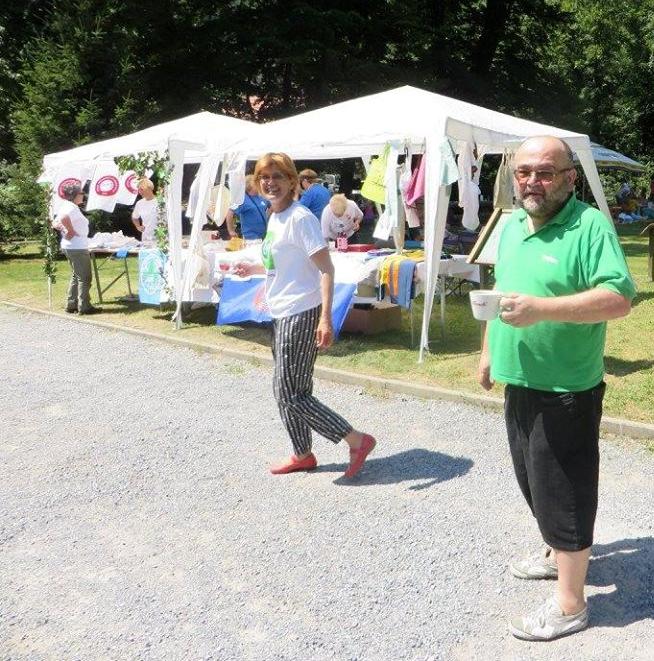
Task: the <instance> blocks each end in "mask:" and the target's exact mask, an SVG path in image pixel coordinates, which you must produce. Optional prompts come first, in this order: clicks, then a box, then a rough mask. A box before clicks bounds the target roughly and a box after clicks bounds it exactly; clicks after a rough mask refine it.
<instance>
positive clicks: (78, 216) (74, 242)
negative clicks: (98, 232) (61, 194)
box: [54, 200, 89, 250]
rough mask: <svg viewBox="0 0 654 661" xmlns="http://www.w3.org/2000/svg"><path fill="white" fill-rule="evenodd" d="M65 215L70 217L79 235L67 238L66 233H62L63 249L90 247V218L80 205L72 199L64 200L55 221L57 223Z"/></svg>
mask: <svg viewBox="0 0 654 661" xmlns="http://www.w3.org/2000/svg"><path fill="white" fill-rule="evenodd" d="M64 216H68V217H69V218H70V222H71V225H72V226H73V229H74V230H75V233H76V234H77V236H74V237H72V238H71V239H66V238H65V236H64V234H63V233H62V235H61V249H62V250H84V249H85V248H88V247H89V220H88V218H87V217H86V216H85V215H84V214H83V213H82V212H81V211H80V209H79V207H78V206H77V205H76V204H74V203H73V202H71V201H70V200H64V201H63V202H62V203H61V204H60V205H59V208H58V209H57V213H56V214H55V219H54V222H55V223H57V222H58V221H59V219H61V218H63V217H64Z"/></svg>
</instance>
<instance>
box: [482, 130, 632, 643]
mask: <svg viewBox="0 0 654 661" xmlns="http://www.w3.org/2000/svg"><path fill="white" fill-rule="evenodd" d="M514 167H515V170H514V178H515V191H516V199H517V200H518V202H519V205H520V206H521V207H522V208H521V209H520V210H518V211H516V212H514V213H513V215H512V216H511V218H510V219H509V221H508V223H507V225H506V226H505V228H504V230H503V232H502V236H501V239H500V245H499V251H498V259H497V264H496V267H495V281H496V284H495V286H496V289H498V290H499V291H502V292H505V295H504V296H503V297H502V299H501V300H500V310H501V312H500V316H499V318H498V319H496V320H494V321H492V322H490V323H489V324H488V328H487V333H486V337H485V338H484V345H483V349H482V354H481V359H480V363H479V382H480V384H481V385H482V387H483V388H485V389H486V390H489V389H490V388H492V387H493V383H494V382H495V381H496V380H497V381H500V382H502V383H505V384H506V387H505V418H506V427H507V433H508V437H509V446H510V449H511V456H512V459H513V465H514V469H515V473H516V477H517V478H518V484H519V486H520V490H521V491H522V493H523V495H524V497H525V499H526V500H527V503H528V505H529V507H530V508H531V510H532V512H533V514H534V516H535V518H536V521H537V522H538V526H539V529H540V532H541V534H542V536H543V539H544V540H545V543H546V544H547V548H546V550H545V552H544V554H542V555H541V556H540V557H535V558H531V559H527V560H520V561H513V562H511V563H510V565H509V567H510V570H511V572H512V573H513V574H514V575H515V576H517V577H518V578H524V579H547V578H551V579H557V593H556V596H553V597H551V598H550V599H548V600H547V601H546V602H545V603H544V604H543V605H542V606H540V607H539V608H538V609H536V610H535V611H534V612H533V613H530V614H528V615H525V616H521V617H515V618H513V619H512V620H511V622H510V629H511V632H512V633H513V635H515V636H516V637H518V638H521V639H525V640H552V639H554V638H558V637H560V636H564V635H567V634H570V633H574V632H575V631H580V630H581V629H584V628H585V627H586V626H587V625H588V608H587V606H586V601H585V598H584V584H585V582H586V574H587V571H588V561H589V558H590V547H591V545H592V543H593V529H594V525H595V514H596V511H597V483H598V476H599V449H598V442H599V424H600V419H601V416H602V398H603V395H604V387H605V384H604V382H603V380H602V379H603V375H604V360H603V359H604V342H605V338H606V322H607V321H608V320H609V319H616V318H618V317H622V316H624V315H626V314H628V313H629V310H630V308H631V299H632V298H633V297H634V294H635V289H634V284H633V281H632V279H631V276H630V274H629V269H628V268H627V264H626V262H625V258H624V254H623V252H622V249H621V247H620V243H619V241H618V237H617V236H616V233H615V230H614V228H613V224H612V223H611V222H610V221H609V220H608V219H607V218H606V217H605V216H604V215H603V214H602V213H600V212H599V211H598V210H597V209H594V208H592V207H590V206H589V205H587V204H584V203H583V202H580V201H579V200H577V198H576V197H575V194H574V184H575V180H576V178H577V172H576V170H575V167H574V163H573V155H572V152H571V150H570V148H569V147H568V145H567V144H566V143H565V142H563V141H562V140H559V139H558V138H553V137H538V138H530V139H528V140H526V141H525V142H523V143H522V145H521V146H520V148H519V149H518V151H517V152H516V155H515V159H514Z"/></svg>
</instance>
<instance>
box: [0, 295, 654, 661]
mask: <svg viewBox="0 0 654 661" xmlns="http://www.w3.org/2000/svg"><path fill="white" fill-rule="evenodd" d="M0 365H2V372H3V374H4V379H3V382H2V385H0V396H1V398H0V402H2V409H1V413H2V422H1V423H0V424H1V427H0V465H1V471H2V479H1V480H0V658H2V659H57V660H60V659H83V660H85V661H86V660H90V659H184V660H186V659H216V660H220V661H223V660H228V659H252V660H259V659H288V660H291V659H293V660H295V659H297V660H302V661H307V660H310V661H313V660H322V659H338V660H341V659H344V660H345V659H361V660H363V659H375V660H377V659H383V660H388V661H396V660H400V659H462V660H468V659H483V660H488V659H490V660H493V659H529V660H534V659H536V660H537V659H572V658H574V659H597V660H598V661H607V660H611V659H622V658H629V659H642V660H645V659H651V658H652V649H654V627H653V626H652V618H653V617H654V601H653V597H652V580H653V578H652V577H653V576H654V539H653V537H654V534H653V533H654V527H653V522H652V512H653V511H654V507H653V505H654V497H653V495H652V491H653V489H652V486H653V485H654V479H653V478H654V455H653V454H652V453H651V452H648V451H647V450H646V449H644V447H643V446H642V445H638V444H636V443H633V442H616V441H610V442H608V441H607V442H603V444H602V475H601V493H600V511H599V514H598V525H597V534H596V542H597V544H596V546H595V547H594V560H593V562H592V565H591V571H590V576H589V582H590V588H589V590H588V595H589V605H590V609H591V625H592V627H591V628H590V629H588V630H587V631H585V632H582V633H580V634H577V635H574V636H571V637H570V638H567V639H562V640H559V641H555V642H552V643H546V644H545V643H524V642H520V641H517V640H515V639H514V638H513V637H512V636H511V635H510V634H508V632H507V628H506V623H505V622H506V618H507V617H508V616H509V615H510V614H511V613H512V612H522V611H524V610H525V609H531V607H533V606H534V605H537V604H539V603H540V602H541V601H542V600H543V599H544V598H545V597H546V596H547V595H548V594H549V593H550V592H551V590H552V589H553V587H554V586H553V584H552V583H546V584H543V583H539V582H525V581H519V580H517V579H514V578H512V577H511V576H510V575H509V573H508V571H507V569H506V563H507V560H508V559H509V557H510V556H512V555H514V554H515V553H523V552H524V551H526V550H534V549H537V548H538V545H539V538H538V533H537V529H536V526H535V524H534V523H533V521H532V520H531V518H530V517H529V515H528V511H527V507H526V505H525V504H524V503H523V501H522V500H521V496H520V495H519V492H518V489H517V486H516V484H515V480H514V477H513V473H512V469H511V466H510V461H509V455H508V449H507V447H506V440H505V436H504V431H503V424H502V420H501V418H500V416H498V415H497V414H495V413H489V412H484V411H482V410H479V409H476V408H472V407H469V406H464V405H455V404H452V403H449V402H447V403H440V402H433V401H420V400H414V399H411V398H406V397H387V398H379V397H374V396H371V395H370V394H368V393H366V392H364V391H362V390H361V389H357V388H354V387H345V386H334V385H331V384H328V383H325V382H317V384H316V392H317V393H318V394H319V396H320V397H321V398H322V399H323V400H324V401H325V402H327V403H329V404H330V405H333V406H334V407H335V408H336V409H337V410H338V411H339V412H341V413H343V414H344V415H345V416H346V417H347V418H348V419H350V420H351V421H352V422H353V424H354V425H355V426H357V427H360V428H363V429H365V430H367V431H369V432H371V433H373V434H374V435H376V436H377V438H378V440H379V446H378V450H377V451H376V452H375V454H374V455H373V456H372V459H371V460H370V461H369V462H368V464H367V465H366V470H365V472H364V473H362V474H361V476H360V477H359V478H357V479H355V480H353V481H351V482H350V483H347V482H345V481H344V480H342V479H341V477H340V476H341V474H342V472H343V470H344V469H345V467H346V465H345V460H346V455H347V453H346V451H345V448H344V446H343V445H339V446H333V445H332V444H330V443H328V442H327V441H325V440H324V439H317V440H316V443H315V450H316V453H317V455H318V458H319V461H320V462H321V464H320V467H319V469H318V471H316V472H314V473H311V474H298V475H292V476H284V477H273V476H271V475H269V474H268V473H267V470H266V467H267V465H268V463H269V462H270V461H272V460H275V459H278V458H280V457H282V456H285V455H286V454H287V453H288V451H289V443H288V442H287V440H286V438H285V434H284V431H283V428H282V426H281V423H280V421H279V419H278V416H277V411H276V407H275V403H274V401H273V398H272V391H271V387H270V373H269V371H268V370H267V369H259V368H255V367H252V366H250V365H247V364H243V363H239V362H236V361H232V360H229V361H227V360H223V359H219V358H216V357H215V356H207V355H201V354H196V353H194V352H192V351H189V350H186V349H180V348H178V347H172V346H169V345H166V344H162V343H157V342H155V341H151V340H147V339H143V338H139V337H134V336H131V335H127V334H122V333H114V332H110V331H106V330H102V329H99V328H95V327H92V326H89V325H85V324H82V323H76V322H74V321H72V320H71V321H68V320H62V319H58V318H51V317H44V316H40V315H31V314H27V313H24V312H18V311H14V310H8V309H3V308H0ZM647 650H649V652H648V651H647Z"/></svg>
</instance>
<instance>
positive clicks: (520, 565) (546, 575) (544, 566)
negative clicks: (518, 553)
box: [509, 546, 559, 580]
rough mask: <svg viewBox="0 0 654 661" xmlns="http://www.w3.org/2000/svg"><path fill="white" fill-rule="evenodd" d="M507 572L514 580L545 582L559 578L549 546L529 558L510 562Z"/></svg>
mask: <svg viewBox="0 0 654 661" xmlns="http://www.w3.org/2000/svg"><path fill="white" fill-rule="evenodd" d="M509 570H510V571H511V573H512V574H513V575H514V576H515V577H516V578H524V579H527V580H545V579H552V578H558V577H559V570H558V568H557V566H556V558H555V557H554V554H553V553H552V549H551V548H550V547H549V546H546V547H545V549H544V550H543V551H542V552H541V553H539V554H537V555H534V556H532V557H531V558H527V559H525V560H512V561H511V562H510V563H509Z"/></svg>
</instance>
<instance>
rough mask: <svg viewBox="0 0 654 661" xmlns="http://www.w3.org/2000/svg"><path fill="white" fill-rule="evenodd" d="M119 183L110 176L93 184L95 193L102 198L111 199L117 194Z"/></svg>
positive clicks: (101, 178)
mask: <svg viewBox="0 0 654 661" xmlns="http://www.w3.org/2000/svg"><path fill="white" fill-rule="evenodd" d="M119 184H120V182H119V181H118V179H117V178H116V177H114V176H113V175H112V174H107V175H105V176H104V177H100V178H99V179H98V180H97V181H96V182H95V192H96V193H97V194H98V195H101V196H103V197H112V196H113V195H115V194H116V193H117V192H118V186H119Z"/></svg>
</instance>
